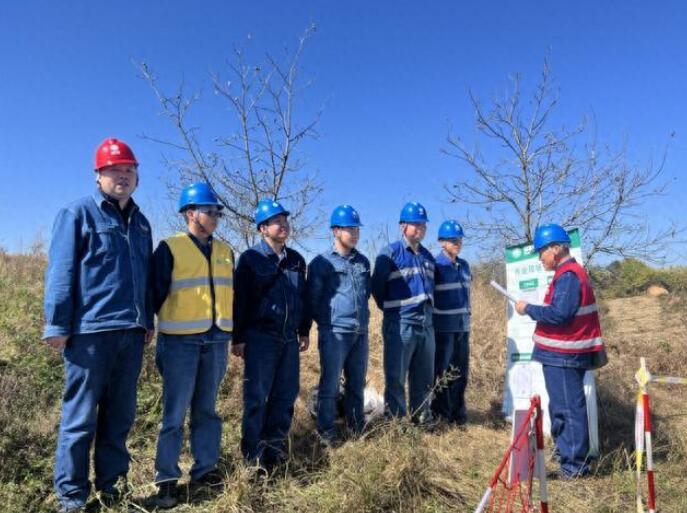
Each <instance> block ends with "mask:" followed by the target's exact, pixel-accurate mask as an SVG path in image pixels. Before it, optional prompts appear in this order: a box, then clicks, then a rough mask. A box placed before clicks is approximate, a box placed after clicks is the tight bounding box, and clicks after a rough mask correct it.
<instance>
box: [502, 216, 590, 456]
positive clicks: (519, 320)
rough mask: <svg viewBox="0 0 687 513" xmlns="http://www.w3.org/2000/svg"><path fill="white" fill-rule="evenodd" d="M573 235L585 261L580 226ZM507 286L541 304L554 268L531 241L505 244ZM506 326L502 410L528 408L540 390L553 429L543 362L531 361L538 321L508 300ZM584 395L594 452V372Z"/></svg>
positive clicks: (574, 246) (587, 377)
mask: <svg viewBox="0 0 687 513" xmlns="http://www.w3.org/2000/svg"><path fill="white" fill-rule="evenodd" d="M568 234H569V235H570V241H571V245H570V253H571V255H572V256H573V257H575V259H576V260H577V261H578V262H580V263H582V248H581V245H580V234H579V231H578V230H577V229H575V230H571V231H569V232H568ZM505 257H506V289H507V290H508V292H509V293H510V294H511V295H512V296H515V297H516V298H519V299H523V300H525V301H527V302H528V303H532V304H538V305H540V304H542V303H543V302H544V295H545V294H546V290H547V288H548V286H549V283H551V280H552V279H553V274H554V273H553V271H545V270H544V268H543V267H542V265H541V263H540V262H539V255H538V254H537V253H536V252H535V251H534V248H533V247H532V245H531V244H520V245H517V246H510V247H508V248H506V252H505ZM507 308H508V326H507V337H508V340H507V346H508V355H507V369H506V383H505V387H504V397H503V413H504V414H505V415H506V416H508V417H510V416H511V415H512V414H513V411H514V410H516V409H517V410H519V409H527V408H529V404H530V398H531V397H532V395H534V394H539V396H540V397H541V400H542V410H543V411H544V431H545V432H546V433H547V434H549V433H550V432H551V421H550V419H549V409H548V404H549V396H548V394H547V393H546V386H545V384H544V374H543V372H542V368H541V364H539V363H538V362H533V361H532V351H533V349H534V342H533V341H532V335H533V334H534V327H535V325H536V323H535V322H534V321H533V320H532V319H530V317H529V316H527V315H518V313H517V312H516V311H515V309H514V308H513V304H512V303H511V302H510V301H509V302H508V306H507ZM584 382H585V395H586V397H587V417H588V419H589V441H590V447H591V451H590V452H591V454H592V455H597V454H598V452H599V436H598V420H597V405H596V384H595V381H594V372H593V371H588V372H587V373H586V374H585V378H584Z"/></svg>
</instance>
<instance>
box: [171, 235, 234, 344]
mask: <svg viewBox="0 0 687 513" xmlns="http://www.w3.org/2000/svg"><path fill="white" fill-rule="evenodd" d="M165 242H166V243H167V245H168V246H169V249H170V251H171V252H172V256H173V257H174V268H173V269H172V283H171V284H170V289H169V294H167V299H165V302H164V303H163V304H162V307H161V308H160V312H159V313H158V329H159V330H160V332H161V333H167V334H170V335H187V334H193V333H204V332H206V331H207V330H209V329H210V328H211V327H212V319H213V312H212V291H211V289H210V283H212V285H213V287H214V290H215V312H214V319H215V325H216V326H217V327H218V328H220V329H221V330H223V331H231V330H232V328H233V321H232V310H233V302H234V283H233V278H234V253H233V252H232V250H231V248H230V247H229V246H228V245H227V244H226V243H224V242H222V241H220V240H217V239H213V241H212V254H211V257H210V263H209V264H208V259H207V258H206V257H205V255H204V254H203V252H202V251H201V250H200V249H199V248H198V246H196V244H195V243H194V242H193V240H191V238H190V237H189V236H188V235H187V234H186V233H177V234H176V235H174V236H172V237H170V238H168V239H165Z"/></svg>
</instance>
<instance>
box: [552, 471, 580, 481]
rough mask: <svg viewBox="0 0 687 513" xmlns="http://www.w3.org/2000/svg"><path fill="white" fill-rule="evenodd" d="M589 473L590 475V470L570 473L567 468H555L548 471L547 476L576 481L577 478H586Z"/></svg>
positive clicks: (558, 479)
mask: <svg viewBox="0 0 687 513" xmlns="http://www.w3.org/2000/svg"><path fill="white" fill-rule="evenodd" d="M589 475H590V474H589V472H585V473H578V474H570V473H569V472H566V471H565V470H562V469H558V470H554V471H551V472H547V473H546V478H547V479H550V480H552V481H574V480H576V479H584V478H586V477H589Z"/></svg>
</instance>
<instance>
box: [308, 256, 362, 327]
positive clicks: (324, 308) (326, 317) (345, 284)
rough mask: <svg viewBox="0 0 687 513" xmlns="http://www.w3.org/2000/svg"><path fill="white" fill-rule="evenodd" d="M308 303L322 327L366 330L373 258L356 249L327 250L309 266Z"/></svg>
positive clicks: (314, 317)
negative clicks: (343, 254) (371, 261)
mask: <svg viewBox="0 0 687 513" xmlns="http://www.w3.org/2000/svg"><path fill="white" fill-rule="evenodd" d="M307 283H308V303H309V305H310V312H311V313H312V317H313V319H314V320H315V321H316V322H317V327H318V329H319V330H321V331H322V330H332V331H334V332H355V333H367V325H368V323H369V321H370V307H369V306H368V300H369V298H370V261H369V260H368V259H367V258H366V257H365V256H363V255H362V254H360V253H359V252H358V251H356V250H355V249H353V250H352V251H351V253H350V254H349V255H348V256H342V255H340V254H339V253H338V252H337V251H335V250H332V251H327V252H325V253H322V254H321V255H318V256H316V257H315V258H314V259H313V261H312V262H310V265H309V266H308V280H307Z"/></svg>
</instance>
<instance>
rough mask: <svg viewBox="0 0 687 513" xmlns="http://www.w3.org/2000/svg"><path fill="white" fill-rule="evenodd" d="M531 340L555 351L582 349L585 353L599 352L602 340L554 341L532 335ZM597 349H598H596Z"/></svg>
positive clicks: (597, 338) (599, 338) (595, 338)
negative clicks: (590, 351)
mask: <svg viewBox="0 0 687 513" xmlns="http://www.w3.org/2000/svg"><path fill="white" fill-rule="evenodd" d="M532 340H534V341H535V342H536V343H538V344H541V345H544V346H547V347H551V348H554V347H555V348H557V349H568V350H570V349H576V350H579V349H584V350H586V351H587V352H589V350H597V351H598V350H600V349H601V348H602V347H603V345H604V342H603V339H602V338H601V337H594V338H590V339H587V340H556V339H555V338H548V337H543V336H541V335H537V334H535V335H533V336H532ZM597 348H598V349H597Z"/></svg>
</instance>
